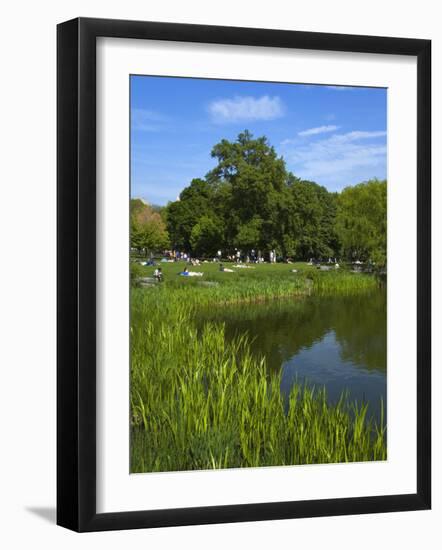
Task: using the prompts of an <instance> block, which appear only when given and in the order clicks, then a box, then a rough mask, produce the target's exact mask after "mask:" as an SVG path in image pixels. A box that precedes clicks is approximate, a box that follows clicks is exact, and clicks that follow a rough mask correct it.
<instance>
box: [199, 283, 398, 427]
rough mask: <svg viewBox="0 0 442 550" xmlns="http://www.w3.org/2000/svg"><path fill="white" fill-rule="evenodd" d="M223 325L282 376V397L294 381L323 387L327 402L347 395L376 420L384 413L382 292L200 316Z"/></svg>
mask: <svg viewBox="0 0 442 550" xmlns="http://www.w3.org/2000/svg"><path fill="white" fill-rule="evenodd" d="M208 320H210V321H215V322H219V323H224V324H225V330H226V337H227V338H228V339H232V338H234V337H235V336H237V335H239V334H243V333H244V332H247V333H248V335H249V337H250V339H251V340H252V351H253V353H254V354H256V356H258V357H259V356H265V358H266V361H267V364H268V366H269V368H270V369H273V370H279V369H281V370H282V380H281V391H282V392H283V393H284V394H286V395H287V394H288V392H289V391H290V388H291V386H292V384H293V383H294V382H295V381H296V380H297V381H298V382H300V383H304V382H307V383H309V384H311V385H315V386H316V387H322V386H325V387H326V390H327V396H328V400H329V402H336V401H337V400H338V399H339V397H340V395H341V393H342V391H344V390H347V391H348V395H349V398H350V399H351V400H357V401H358V402H361V401H364V402H367V403H368V404H369V411H368V412H369V415H370V416H374V417H375V418H376V419H377V420H379V411H380V400H381V398H382V399H383V401H384V411H386V389H387V386H386V384H387V379H386V375H387V372H386V361H387V315H386V292H385V289H379V290H377V291H374V292H371V293H369V294H363V295H357V296H340V297H309V298H303V299H294V298H292V299H286V300H277V301H272V302H267V303H260V304H240V305H235V306H224V307H222V308H215V309H211V310H210V311H205V312H204V311H202V312H200V314H199V315H198V321H199V322H200V323H202V322H204V321H208Z"/></svg>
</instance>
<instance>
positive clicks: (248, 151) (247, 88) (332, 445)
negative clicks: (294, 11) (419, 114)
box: [128, 74, 387, 473]
mask: <svg viewBox="0 0 442 550" xmlns="http://www.w3.org/2000/svg"><path fill="white" fill-rule="evenodd" d="M128 108H129V109H130V203H129V204H128V208H129V209H130V255H129V257H130V262H129V263H130V265H129V269H130V287H131V288H130V439H131V440H130V472H131V473H148V472H177V471H187V470H213V469H221V468H248V467H252V468H257V467H265V466H267V467H269V466H272V467H277V466H299V465H320V464H331V463H341V464H342V463H352V462H366V461H384V460H386V459H387V89H386V88H375V87H372V88H369V87H351V86H336V85H333V86H331V85H319V84H314V83H313V84H312V83H282V82H252V81H240V80H220V79H202V78H184V77H172V76H171V77H161V76H149V75H134V74H133V75H130V105H129V106H128Z"/></svg>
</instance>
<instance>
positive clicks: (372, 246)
mask: <svg viewBox="0 0 442 550" xmlns="http://www.w3.org/2000/svg"><path fill="white" fill-rule="evenodd" d="M211 154H212V157H213V158H214V159H215V160H216V165H215V167H214V168H213V169H212V170H211V171H210V172H209V173H208V174H206V176H205V178H203V179H200V178H198V179H193V180H192V181H191V183H190V185H189V186H188V187H186V188H185V189H184V190H183V191H182V192H181V194H180V197H179V200H177V201H175V202H171V203H169V204H168V206H167V208H166V209H165V210H164V211H163V212H162V213H161V216H162V218H163V219H164V220H166V223H167V228H168V232H169V235H170V240H171V244H172V246H173V247H174V248H177V249H179V250H182V251H188V252H192V253H195V254H198V255H207V256H211V255H213V254H214V253H215V252H216V250H218V249H220V248H221V249H222V250H223V251H224V252H225V253H229V252H233V251H234V250H235V249H240V250H241V251H242V252H243V253H244V254H247V253H248V252H250V250H251V249H255V250H261V251H262V252H268V251H269V250H273V249H274V250H276V252H277V254H278V255H281V256H283V257H296V258H299V259H303V258H309V257H315V258H321V257H322V258H326V257H330V256H338V255H340V253H343V254H344V255H345V257H346V258H349V259H355V258H356V257H358V258H359V259H361V260H364V259H371V260H373V261H376V262H377V263H378V264H379V265H384V264H385V256H386V251H385V244H386V182H378V181H377V180H373V181H371V182H367V183H364V184H360V185H358V186H355V187H351V188H348V189H346V190H344V191H343V192H342V193H340V194H338V193H330V192H329V191H327V189H326V188H325V187H322V186H320V185H318V184H317V183H315V182H312V181H306V180H302V179H300V178H298V177H295V176H294V175H293V174H292V173H291V172H289V171H288V170H287V168H286V165H285V162H284V159H283V158H282V157H279V156H278V155H277V153H276V151H275V149H274V148H273V147H272V146H271V145H270V144H269V142H268V140H267V138H266V137H264V136H263V137H258V138H254V137H253V135H252V134H251V133H250V132H249V131H247V130H245V131H244V132H242V133H240V134H239V135H238V137H237V139H236V140H234V141H229V140H227V139H223V140H221V141H220V142H219V143H217V144H216V145H215V146H214V147H213V149H212V153H211Z"/></svg>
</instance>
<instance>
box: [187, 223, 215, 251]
mask: <svg viewBox="0 0 442 550" xmlns="http://www.w3.org/2000/svg"><path fill="white" fill-rule="evenodd" d="M222 239H223V236H222V229H221V227H220V223H219V221H218V220H215V219H213V218H210V217H209V216H202V217H201V218H200V219H199V220H198V222H197V223H196V224H195V225H194V226H193V228H192V231H191V233H190V239H189V242H190V246H191V247H192V250H193V251H194V252H195V253H196V254H198V255H202V256H215V254H216V251H217V249H218V247H219V243H220V242H222Z"/></svg>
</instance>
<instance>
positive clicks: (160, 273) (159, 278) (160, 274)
mask: <svg viewBox="0 0 442 550" xmlns="http://www.w3.org/2000/svg"><path fill="white" fill-rule="evenodd" d="M153 276H154V277H155V279H156V280H157V281H158V282H159V283H160V282H161V281H162V280H163V271H162V269H161V267H157V269H155V271H154V273H153Z"/></svg>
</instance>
